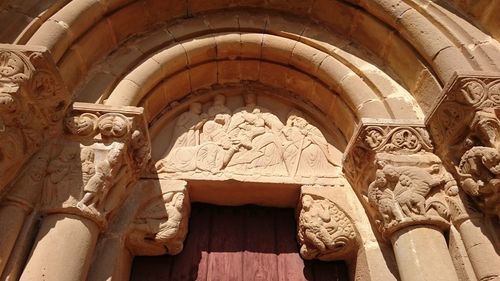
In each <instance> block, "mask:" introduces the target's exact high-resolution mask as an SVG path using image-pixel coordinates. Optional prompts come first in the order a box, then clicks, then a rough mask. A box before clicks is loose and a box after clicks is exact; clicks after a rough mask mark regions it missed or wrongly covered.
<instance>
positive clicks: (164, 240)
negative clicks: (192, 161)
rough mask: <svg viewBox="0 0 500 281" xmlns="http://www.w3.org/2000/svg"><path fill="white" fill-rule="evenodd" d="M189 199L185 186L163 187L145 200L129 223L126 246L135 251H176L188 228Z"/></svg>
mask: <svg viewBox="0 0 500 281" xmlns="http://www.w3.org/2000/svg"><path fill="white" fill-rule="evenodd" d="M189 213H190V202H189V198H188V194H187V191H186V189H183V190H165V191H164V192H163V193H162V194H161V196H158V197H155V198H153V199H152V200H150V201H148V202H146V204H145V206H144V208H142V209H141V210H140V211H139V213H138V214H137V216H136V217H135V219H134V221H133V222H132V224H131V226H130V233H129V235H128V236H127V247H128V248H129V249H130V250H131V251H132V252H133V253H134V254H135V255H147V256H156V255H164V254H170V255H176V254H178V253H180V252H181V251H182V249H183V243H184V239H185V238H186V235H187V231H188V222H189Z"/></svg>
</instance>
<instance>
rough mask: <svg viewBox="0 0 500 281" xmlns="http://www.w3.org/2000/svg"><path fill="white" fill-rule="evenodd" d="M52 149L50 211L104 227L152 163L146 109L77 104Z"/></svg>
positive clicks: (45, 203) (46, 202)
mask: <svg viewBox="0 0 500 281" xmlns="http://www.w3.org/2000/svg"><path fill="white" fill-rule="evenodd" d="M64 123H65V134H64V136H63V138H61V139H60V140H58V141H56V142H54V143H53V144H52V145H51V148H50V150H51V151H50V153H51V160H50V162H49V164H48V167H47V176H46V181H45V184H44V189H43V193H42V198H41V202H42V209H43V210H44V212H45V213H70V214H77V215H81V216H83V217H86V218H88V219H90V220H92V221H94V222H96V223H97V224H98V225H100V226H101V227H104V226H105V224H106V222H107V217H108V216H109V215H110V214H111V213H112V212H113V211H114V210H115V209H116V208H117V207H118V206H119V205H120V204H121V202H122V201H123V199H124V198H125V197H126V195H127V194H128V193H129V186H130V185H131V184H133V183H134V182H135V181H136V180H137V179H138V176H139V174H140V172H141V171H142V170H143V169H144V168H145V167H146V166H147V163H148V161H149V159H150V144H149V136H148V131H147V127H146V123H145V120H144V116H143V109H142V108H137V107H111V106H105V105H97V104H85V103H74V104H73V108H72V110H71V111H70V113H69V114H68V116H67V117H66V118H65V122H64Z"/></svg>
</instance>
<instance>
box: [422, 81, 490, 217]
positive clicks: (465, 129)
mask: <svg viewBox="0 0 500 281" xmlns="http://www.w3.org/2000/svg"><path fill="white" fill-rule="evenodd" d="M499 113H500V73H483V72H472V73H456V74H455V75H454V76H453V78H452V79H451V81H450V82H449V83H448V84H447V86H446V87H445V88H444V90H443V94H442V96H441V98H440V99H439V100H438V102H437V103H436V105H435V106H434V109H433V111H432V113H431V115H430V116H429V117H428V119H427V120H426V123H427V124H428V126H429V128H430V131H431V133H432V136H433V138H434V139H435V140H436V145H437V147H436V148H437V149H436V151H437V153H438V154H439V155H440V156H442V157H443V159H445V160H446V164H447V165H448V166H449V168H450V170H451V171H452V172H453V173H454V174H455V176H456V178H457V179H459V181H460V187H461V188H462V190H463V191H465V192H466V193H467V194H468V195H470V196H472V198H474V199H475V202H476V203H477V205H479V206H480V207H481V209H482V210H483V211H484V212H486V213H489V214H496V215H497V216H499V217H500V153H499V152H500V150H499V149H500V120H499Z"/></svg>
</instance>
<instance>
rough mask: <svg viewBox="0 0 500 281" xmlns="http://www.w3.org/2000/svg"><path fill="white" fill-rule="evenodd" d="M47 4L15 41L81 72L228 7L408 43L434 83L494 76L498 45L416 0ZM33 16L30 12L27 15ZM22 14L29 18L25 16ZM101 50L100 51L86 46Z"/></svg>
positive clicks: (377, 47) (367, 39)
mask: <svg viewBox="0 0 500 281" xmlns="http://www.w3.org/2000/svg"><path fill="white" fill-rule="evenodd" d="M66 2H67V1H54V3H55V4H53V5H52V6H50V7H49V8H47V9H46V11H45V13H42V14H40V15H32V16H37V17H36V18H35V19H34V20H33V21H32V22H31V23H30V24H29V26H27V28H25V30H24V32H22V34H20V35H19V36H18V38H17V40H16V41H17V43H21V44H22V43H27V44H34V45H43V46H47V47H48V48H49V49H51V51H52V52H53V54H54V56H55V57H56V59H57V60H60V59H61V58H63V56H77V57H79V59H81V60H82V64H83V65H82V67H88V66H89V65H91V64H93V63H94V62H95V60H96V58H97V57H99V56H100V55H103V54H106V53H107V52H108V51H110V50H111V49H113V48H115V47H116V46H117V45H118V44H119V42H121V41H122V40H124V39H125V38H127V37H128V36H130V35H133V34H137V33H140V32H143V31H145V30H147V29H149V28H151V27H152V26H154V25H155V24H157V23H160V22H170V21H172V20H174V19H179V18H183V17H192V16H193V15H199V14H202V13H207V12H209V11H211V12H213V11H217V10H226V8H227V7H232V8H236V7H258V8H265V9H272V10H278V11H282V12H286V13H290V14H293V15H295V16H297V15H298V16H300V17H307V18H310V19H312V20H314V21H316V22H320V24H322V25H325V26H328V27H329V28H331V29H332V30H334V31H335V32H338V33H339V34H342V35H344V37H346V38H353V39H355V40H356V41H359V42H361V43H362V44H364V45H365V46H367V47H368V48H369V49H370V50H372V51H373V52H374V53H375V54H377V55H379V56H381V57H382V58H383V56H382V54H381V53H383V52H387V51H391V50H388V49H387V48H388V46H390V45H391V44H394V43H393V42H396V41H400V40H403V41H408V42H410V44H411V45H412V46H413V48H414V49H415V50H416V51H417V53H418V54H419V56H422V57H423V58H424V60H425V61H426V63H428V64H429V65H431V66H432V69H433V71H434V72H435V73H436V74H437V75H438V77H439V79H440V80H441V82H446V81H447V80H448V78H449V77H450V75H451V74H452V72H453V71H454V70H468V69H478V70H498V66H497V65H496V62H495V61H498V42H496V41H495V40H490V38H489V36H487V35H485V34H484V33H482V32H481V31H480V30H478V29H477V28H475V27H474V26H473V25H471V24H470V23H469V22H466V21H464V20H462V19H461V18H459V17H458V16H455V15H454V14H453V13H451V12H450V11H448V10H446V9H445V8H443V7H442V6H440V5H439V4H436V3H433V2H431V1H429V2H422V1H415V0H405V1H401V0H389V1H387V0H384V1H381V0H376V1H373V0H346V1H334V0H305V1H286V0H275V1H269V0H221V1H205V0H194V1H193V0H190V1H163V0H162V1H160V0H142V1H130V0H113V1H112V0H107V1H97V0H82V1H71V2H68V3H67V4H66V5H64V6H63V7H62V3H66ZM32 10H34V11H37V10H36V9H31V10H30V11H32ZM27 12H29V11H27ZM94 43H100V44H99V48H91V47H90V45H92V44H94Z"/></svg>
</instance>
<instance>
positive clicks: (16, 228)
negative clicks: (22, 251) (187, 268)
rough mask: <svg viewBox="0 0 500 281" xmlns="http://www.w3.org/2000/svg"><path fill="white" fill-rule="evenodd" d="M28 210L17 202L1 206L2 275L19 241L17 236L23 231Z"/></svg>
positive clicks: (0, 257)
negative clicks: (16, 203)
mask: <svg viewBox="0 0 500 281" xmlns="http://www.w3.org/2000/svg"><path fill="white" fill-rule="evenodd" d="M25 218H26V210H25V209H24V208H22V207H20V206H18V205H15V204H8V205H4V206H1V207H0V229H2V239H0V275H1V274H2V272H3V269H4V268H5V265H6V264H7V262H8V260H9V257H10V253H11V251H12V249H13V248H14V245H15V244H16V241H17V236H18V235H19V232H20V231H21V229H22V227H23V224H24V220H25Z"/></svg>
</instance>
